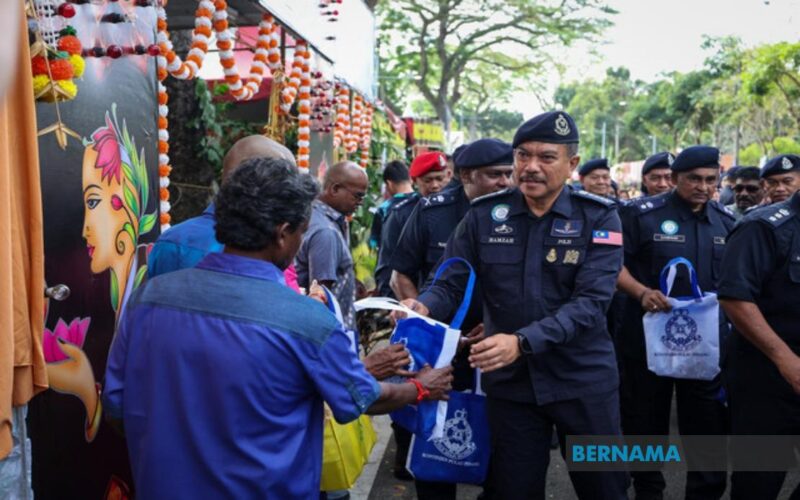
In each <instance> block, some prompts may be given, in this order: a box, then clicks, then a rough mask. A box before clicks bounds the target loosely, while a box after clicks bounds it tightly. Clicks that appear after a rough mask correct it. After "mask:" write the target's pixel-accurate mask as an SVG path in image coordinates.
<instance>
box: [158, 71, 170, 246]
mask: <svg viewBox="0 0 800 500" xmlns="http://www.w3.org/2000/svg"><path fill="white" fill-rule="evenodd" d="M156 67H157V68H158V176H159V177H158V187H159V198H160V201H159V211H160V213H161V215H159V222H160V223H161V232H164V231H166V230H167V229H169V227H170V224H169V223H170V220H171V217H170V215H169V211H170V209H171V208H172V206H171V205H170V203H169V189H168V188H169V174H170V172H171V171H172V167H170V165H169V131H167V127H168V126H169V119H168V118H167V117H168V115H169V107H168V106H167V104H168V103H169V96H168V95H167V88H166V87H165V86H164V83H163V81H164V80H165V79H166V78H167V73H168V70H167V60H166V58H165V57H161V56H159V57H157V58H156Z"/></svg>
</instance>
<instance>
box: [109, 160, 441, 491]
mask: <svg viewBox="0 0 800 500" xmlns="http://www.w3.org/2000/svg"><path fill="white" fill-rule="evenodd" d="M317 191H318V188H317V185H316V183H315V181H314V180H313V179H312V178H311V177H309V176H307V175H304V174H300V173H299V172H298V171H297V169H295V168H293V167H292V165H291V163H289V162H287V161H285V160H281V159H264V158H258V159H252V160H248V161H247V162H245V163H244V164H243V165H242V166H241V167H240V168H239V169H238V170H237V171H236V172H235V173H234V174H233V176H232V177H231V178H230V179H229V181H228V182H227V183H226V184H225V185H224V186H223V188H222V190H221V191H220V194H219V195H218V197H217V200H216V218H217V224H216V238H217V240H218V241H219V242H221V243H222V244H223V245H225V248H224V251H223V252H222V253H212V254H209V255H207V256H206V257H204V258H203V260H202V261H200V263H199V264H198V265H197V266H196V267H194V268H191V269H184V270H180V271H175V272H172V273H168V274H165V275H163V276H158V277H156V278H153V279H151V280H149V281H148V282H147V283H146V284H145V285H143V286H142V287H141V288H140V289H139V290H137V292H136V293H135V294H134V295H133V296H132V297H131V299H130V301H129V302H128V306H127V310H126V314H125V316H124V318H123V320H122V322H121V324H120V327H119V330H118V332H117V336H116V338H115V339H114V343H113V345H112V348H111V352H110V354H109V360H108V366H107V369H106V378H105V390H104V395H103V403H104V405H105V406H106V409H107V414H108V415H109V416H110V417H112V418H117V419H120V418H121V419H122V421H123V423H124V430H125V435H126V438H127V441H128V452H129V455H130V461H131V467H132V470H133V476H134V481H135V485H136V492H137V496H139V497H140V498H280V499H292V498H306V499H311V498H318V496H319V484H320V471H321V464H322V432H323V425H322V422H323V401H325V402H327V403H328V405H329V406H330V408H331V410H332V412H333V415H334V417H335V418H336V420H337V421H339V422H348V421H351V420H354V419H356V418H357V417H358V416H359V415H361V414H362V413H365V412H367V413H372V414H375V413H385V412H388V411H391V410H393V409H396V408H400V407H402V406H404V405H406V404H409V403H414V402H417V401H422V400H425V399H441V398H444V397H446V396H445V394H446V391H447V390H448V389H449V388H450V383H451V380H452V375H451V371H452V369H451V368H449V367H448V368H444V369H438V370H434V369H431V368H430V367H425V368H424V369H423V370H421V371H420V372H419V373H418V374H417V378H415V379H411V381H412V382H413V383H403V384H383V383H378V382H377V381H376V380H375V379H374V378H373V377H372V376H370V375H369V374H368V373H367V372H366V370H365V369H364V365H363V364H362V363H361V361H359V359H358V357H357V355H356V353H355V352H354V351H353V350H352V349H351V346H350V340H349V339H348V337H347V334H346V333H345V331H344V330H343V327H342V325H341V324H340V323H339V322H338V321H337V320H336V319H335V318H334V316H333V315H332V314H331V313H330V312H329V311H328V310H327V308H325V306H323V305H322V304H320V303H319V302H317V301H315V300H313V299H310V298H308V297H304V296H302V295H299V294H297V293H295V292H293V291H292V290H291V289H289V288H287V287H286V286H285V284H284V280H283V274H282V270H283V269H285V268H286V267H287V266H288V265H289V264H290V263H291V262H292V259H293V258H294V255H295V253H296V252H297V249H298V248H299V246H300V243H301V241H302V237H303V232H304V231H305V229H306V228H307V227H308V219H309V217H310V213H311V202H312V200H313V199H314V197H315V196H316V194H317Z"/></svg>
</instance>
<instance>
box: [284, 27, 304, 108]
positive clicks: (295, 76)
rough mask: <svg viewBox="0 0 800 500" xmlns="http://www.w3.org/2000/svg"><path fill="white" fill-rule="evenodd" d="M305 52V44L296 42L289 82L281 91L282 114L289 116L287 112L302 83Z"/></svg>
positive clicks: (300, 41)
mask: <svg viewBox="0 0 800 500" xmlns="http://www.w3.org/2000/svg"><path fill="white" fill-rule="evenodd" d="M307 51H308V47H307V46H306V43H305V42H304V41H302V40H298V41H297V44H296V46H295V48H294V61H292V70H291V73H290V74H289V82H288V83H287V84H286V87H284V89H283V90H282V91H281V111H283V113H284V114H289V110H291V109H292V104H294V100H295V98H296V97H297V91H298V89H299V88H300V84H301V83H302V82H301V80H302V78H303V61H304V60H305V59H306V58H307V56H306V52H307Z"/></svg>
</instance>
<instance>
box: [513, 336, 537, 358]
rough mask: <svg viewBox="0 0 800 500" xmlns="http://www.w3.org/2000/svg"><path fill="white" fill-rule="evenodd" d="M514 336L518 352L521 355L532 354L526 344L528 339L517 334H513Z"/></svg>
mask: <svg viewBox="0 0 800 500" xmlns="http://www.w3.org/2000/svg"><path fill="white" fill-rule="evenodd" d="M514 335H516V336H517V343H518V344H517V345H518V346H519V352H521V353H522V354H533V349H531V345H530V344H529V343H528V338H527V337H526V336H525V335H523V334H521V333H519V332H516V333H514Z"/></svg>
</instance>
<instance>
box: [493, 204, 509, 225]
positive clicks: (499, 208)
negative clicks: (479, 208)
mask: <svg viewBox="0 0 800 500" xmlns="http://www.w3.org/2000/svg"><path fill="white" fill-rule="evenodd" d="M510 209H511V207H510V206H509V205H506V204H505V203H501V204H500V205H495V206H494V208H492V220H493V221H495V222H504V221H506V220H508V211H509V210H510Z"/></svg>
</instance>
